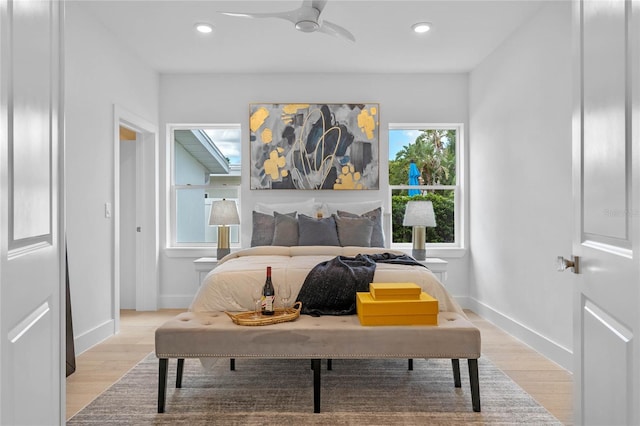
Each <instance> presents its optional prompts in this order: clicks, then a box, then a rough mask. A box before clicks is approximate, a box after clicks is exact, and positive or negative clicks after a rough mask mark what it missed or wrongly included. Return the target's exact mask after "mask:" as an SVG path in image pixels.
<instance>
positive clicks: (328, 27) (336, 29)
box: [318, 21, 356, 42]
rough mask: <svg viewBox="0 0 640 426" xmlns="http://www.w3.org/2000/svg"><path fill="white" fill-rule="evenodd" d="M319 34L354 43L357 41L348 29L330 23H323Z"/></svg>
mask: <svg viewBox="0 0 640 426" xmlns="http://www.w3.org/2000/svg"><path fill="white" fill-rule="evenodd" d="M318 32H321V33H325V34H329V35H332V36H334V37H341V38H344V39H347V40H350V41H353V42H355V41H356V38H355V37H354V35H353V34H351V33H350V32H349V31H348V30H347V29H345V28H343V27H341V26H340V25H337V24H334V23H332V22H329V21H322V24H321V25H320V28H319V29H318Z"/></svg>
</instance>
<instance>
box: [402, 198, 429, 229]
mask: <svg viewBox="0 0 640 426" xmlns="http://www.w3.org/2000/svg"><path fill="white" fill-rule="evenodd" d="M402 226H429V227H434V226H436V215H435V213H434V212H433V204H432V203H431V201H409V202H407V206H406V207H405V210H404V219H403V220H402Z"/></svg>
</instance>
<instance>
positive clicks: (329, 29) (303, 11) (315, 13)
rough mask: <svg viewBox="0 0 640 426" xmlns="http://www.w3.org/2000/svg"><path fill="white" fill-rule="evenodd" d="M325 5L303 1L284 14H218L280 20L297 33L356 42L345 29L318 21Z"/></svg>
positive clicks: (320, 0) (321, 1) (322, 0)
mask: <svg viewBox="0 0 640 426" xmlns="http://www.w3.org/2000/svg"><path fill="white" fill-rule="evenodd" d="M326 4H327V0H303V2H302V5H301V6H300V7H299V8H297V9H294V10H289V11H286V12H272V13H242V12H220V13H222V14H223V15H227V16H236V17H240V18H280V19H285V20H287V21H289V22H292V23H293V24H294V25H295V27H296V29H297V30H298V31H302V32H305V33H313V32H320V33H324V34H329V35H332V36H335V37H342V38H345V39H347V40H350V41H353V42H355V41H356V38H355V37H354V36H353V34H351V33H350V32H349V31H348V30H347V29H345V28H343V27H341V26H340V25H336V24H334V23H332V22H329V21H325V20H323V19H320V15H321V14H322V10H323V9H324V7H325V6H326Z"/></svg>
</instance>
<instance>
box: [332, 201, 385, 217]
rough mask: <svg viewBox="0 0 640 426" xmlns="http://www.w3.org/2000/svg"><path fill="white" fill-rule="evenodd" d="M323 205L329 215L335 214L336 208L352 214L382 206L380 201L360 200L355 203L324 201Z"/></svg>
mask: <svg viewBox="0 0 640 426" xmlns="http://www.w3.org/2000/svg"><path fill="white" fill-rule="evenodd" d="M324 206H325V208H326V210H327V213H328V214H329V215H332V214H337V213H338V210H342V211H345V212H349V213H354V214H358V215H360V214H364V213H367V212H369V211H371V210H375V209H377V208H378V207H380V208H382V201H381V200H375V201H360V202H357V203H353V202H351V203H324Z"/></svg>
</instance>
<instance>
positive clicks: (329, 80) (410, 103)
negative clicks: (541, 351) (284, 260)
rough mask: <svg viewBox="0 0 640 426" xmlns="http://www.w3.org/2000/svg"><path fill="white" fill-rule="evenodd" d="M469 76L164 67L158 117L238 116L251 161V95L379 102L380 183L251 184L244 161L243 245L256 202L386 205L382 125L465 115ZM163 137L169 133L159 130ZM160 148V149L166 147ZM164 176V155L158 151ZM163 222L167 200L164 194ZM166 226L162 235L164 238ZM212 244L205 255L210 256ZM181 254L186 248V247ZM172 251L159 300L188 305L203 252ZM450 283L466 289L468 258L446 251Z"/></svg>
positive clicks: (461, 119) (460, 119)
mask: <svg viewBox="0 0 640 426" xmlns="http://www.w3.org/2000/svg"><path fill="white" fill-rule="evenodd" d="M467 82H468V77H467V75H466V74H453V75H414V74H407V75H399V74H398V75H381V74H366V75H360V74H357V75H354V74H322V75H321V74H306V75H298V74H266V75H262V74H233V75H226V74H225V75H220V74H218V75H211V74H194V75H162V76H161V78H160V93H161V94H160V98H161V104H160V123H161V128H162V129H163V131H164V130H165V127H166V126H165V125H166V124H167V123H179V124H184V123H199V124H204V123H240V124H241V125H242V135H243V136H242V140H243V144H244V145H243V147H242V163H243V164H248V162H249V146H248V134H249V133H248V121H249V117H248V115H249V104H250V103H256V102H268V103H282V102H328V103H342V102H371V103H379V104H380V129H381V131H380V153H381V155H380V189H379V190H368V191H362V192H358V191H356V192H354V191H300V190H298V191H296V190H291V191H290V190H278V191H255V190H254V191H251V190H250V189H249V179H248V169H244V170H243V172H242V176H243V182H242V205H243V209H242V211H241V218H240V220H241V222H242V223H243V224H247V225H248V226H244V227H243V231H242V241H243V246H248V245H249V242H250V238H251V235H250V234H251V227H250V225H249V224H250V223H251V211H252V207H253V204H254V203H255V202H261V201H265V202H268V201H271V202H273V201H292V200H299V199H306V198H310V197H315V198H316V199H323V200H326V199H329V198H330V199H332V200H345V201H347V200H348V201H352V200H355V199H380V200H383V201H384V206H385V210H386V211H389V206H388V202H387V199H388V193H389V190H388V187H387V185H386V182H387V175H388V160H387V156H386V153H387V147H388V139H387V132H386V130H387V129H388V124H389V123H402V122H404V123H464V124H465V125H466V123H467V121H468V120H467V118H468V117H467V115H468V114H467V112H468V89H467ZM162 141H163V143H166V135H162ZM165 154H166V150H162V154H161V155H163V156H164V155H165ZM161 162H162V164H163V167H162V170H164V172H165V176H161V181H163V182H166V170H165V169H166V163H165V162H166V158H165V157H161ZM161 203H162V206H161V219H160V220H161V222H164V221H166V220H167V218H166V217H165V212H166V205H165V204H164V200H162V201H161ZM165 232H166V230H165V229H164V227H163V235H161V241H166V235H164V233H165ZM213 252H214V250H211V253H209V256H214V253H213ZM183 255H184V254H183ZM184 256H186V257H169V256H167V251H166V250H163V251H162V253H161V256H160V261H161V272H160V277H161V283H160V295H161V296H160V306H161V307H184V306H188V304H189V302H190V301H191V299H192V297H193V295H194V294H195V291H196V287H195V284H194V283H195V281H196V279H195V276H196V275H195V269H194V267H193V264H192V262H193V260H194V258H196V257H199V256H200V255H193V256H189V255H188V254H187V255H184ZM447 260H449V261H450V266H449V269H450V270H451V272H450V273H449V279H448V281H447V286H448V287H449V289H450V290H451V292H452V293H453V294H454V295H466V294H467V293H468V289H467V285H468V274H467V258H466V257H462V258H451V259H447Z"/></svg>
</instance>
